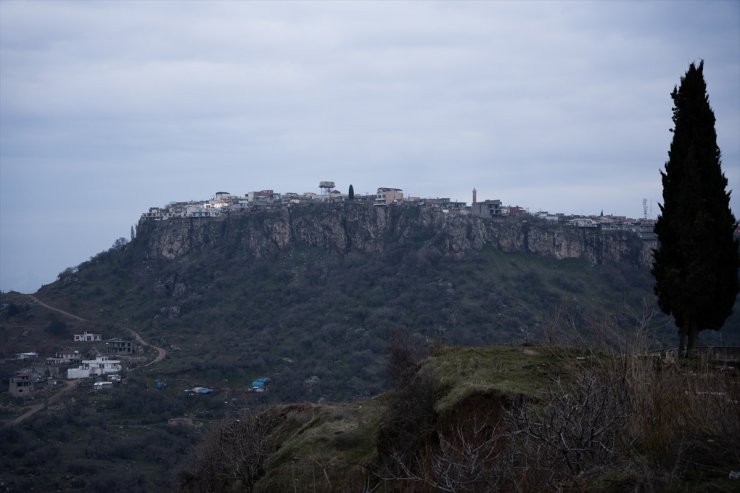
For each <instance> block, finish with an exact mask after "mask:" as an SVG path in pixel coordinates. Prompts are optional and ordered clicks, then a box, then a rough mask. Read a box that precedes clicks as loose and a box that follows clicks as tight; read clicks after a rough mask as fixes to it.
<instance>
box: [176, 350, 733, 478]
mask: <svg viewBox="0 0 740 493" xmlns="http://www.w3.org/2000/svg"><path fill="white" fill-rule="evenodd" d="M417 370H418V371H417V372H416V373H415V374H414V375H413V377H411V378H410V379H409V380H408V382H407V384H406V385H400V386H398V387H397V388H396V389H395V390H392V391H390V392H388V393H386V394H383V395H381V396H379V397H376V398H374V399H370V400H363V401H356V402H351V403H344V404H335V403H326V404H300V405H289V406H281V407H274V408H270V409H268V410H266V411H264V412H262V413H260V414H255V413H250V414H248V415H244V416H243V417H242V418H241V419H240V420H239V421H235V422H230V423H224V424H223V425H222V426H221V428H219V429H217V430H215V431H213V432H212V433H211V434H210V436H209V437H208V438H206V440H205V441H204V442H202V443H201V445H200V446H199V448H198V453H196V454H195V455H194V458H193V468H191V469H190V470H191V472H190V473H188V474H186V475H184V476H183V482H182V484H181V486H182V490H183V491H215V490H232V489H235V490H238V491H242V490H247V491H259V492H277V491H358V492H361V491H415V492H418V491H429V492H432V491H461V492H462V491H470V492H476V491H603V492H608V491H613V492H616V491H728V492H729V491H737V490H736V489H735V488H737V485H738V483H737V481H736V480H732V479H729V475H730V472H731V471H732V470H736V469H737V464H738V463H740V446H739V445H738V442H739V440H738V438H740V414H739V413H740V406H738V404H737V403H738V393H739V392H738V378H737V372H736V370H734V369H732V368H731V367H729V366H727V365H721V364H719V363H716V362H714V363H711V364H710V363H709V362H700V361H692V362H689V363H685V364H675V363H672V362H665V361H660V360H658V359H655V358H651V357H645V356H637V355H632V356H624V355H614V354H612V355H606V354H595V353H590V352H585V351H576V350H562V349H557V348H549V347H526V346H520V347H514V346H497V347H479V348H467V347H456V348H442V349H439V350H438V351H437V352H436V353H435V354H434V355H433V356H431V357H429V358H427V359H426V360H424V361H423V362H422V364H420V365H418V366H417ZM246 443H249V444H250V445H249V447H246V448H245V444H246ZM247 448H248V449H249V450H247ZM214 488H215V490H214Z"/></svg>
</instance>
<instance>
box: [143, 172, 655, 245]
mask: <svg viewBox="0 0 740 493" xmlns="http://www.w3.org/2000/svg"><path fill="white" fill-rule="evenodd" d="M319 189H320V190H321V191H320V192H319V193H314V192H305V193H302V194H298V193H293V192H286V193H279V192H275V191H274V190H260V191H253V192H248V193H246V194H244V195H234V194H231V193H229V192H216V194H215V195H214V196H213V197H211V199H210V200H200V201H195V200H191V201H187V202H172V203H170V204H168V205H166V206H164V207H151V208H149V211H148V212H145V213H143V214H142V215H141V219H142V220H144V221H146V220H153V221H163V220H168V219H173V218H189V217H218V216H221V215H223V214H229V213H238V212H243V211H247V210H249V209H253V208H263V207H293V206H300V205H302V204H315V203H336V202H344V201H354V202H357V203H364V204H368V205H370V204H372V205H373V206H375V207H394V206H395V207H399V206H406V207H434V208H438V209H441V210H442V211H443V212H445V213H446V214H450V215H452V216H459V215H472V216H476V217H481V218H485V219H492V218H497V217H508V216H533V217H536V218H539V219H542V220H545V221H551V222H554V223H558V224H563V225H569V226H575V227H581V228H601V229H626V230H633V231H636V232H638V233H640V235H641V236H643V237H644V238H646V237H648V236H650V237H652V235H653V233H652V229H653V226H654V224H655V221H654V220H652V219H648V218H647V209H646V212H645V217H644V218H642V219H630V218H627V217H626V216H612V215H606V216H605V215H604V214H603V213H602V214H600V215H598V216H580V215H566V214H562V213H549V212H547V211H538V212H535V213H530V212H529V211H528V210H526V209H524V208H523V207H520V206H518V205H516V206H514V205H504V204H503V203H502V202H501V200H498V199H493V200H491V199H486V200H483V201H478V198H477V191H476V189H473V191H472V204H471V205H468V204H467V202H458V201H453V200H451V199H449V198H422V197H406V196H404V193H403V190H402V189H400V188H392V187H379V188H378V189H377V192H376V193H375V194H370V195H359V194H353V193H351V192H348V193H346V194H345V193H342V192H340V191H339V190H337V189H336V187H335V183H334V182H333V181H322V182H320V183H319Z"/></svg>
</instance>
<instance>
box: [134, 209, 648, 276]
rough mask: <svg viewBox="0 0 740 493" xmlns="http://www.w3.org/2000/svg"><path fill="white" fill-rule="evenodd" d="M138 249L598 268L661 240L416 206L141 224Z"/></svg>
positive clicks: (156, 254)
mask: <svg viewBox="0 0 740 493" xmlns="http://www.w3.org/2000/svg"><path fill="white" fill-rule="evenodd" d="M137 243H138V244H139V247H140V248H142V249H143V251H144V252H145V254H146V256H147V257H148V258H160V259H169V260H174V259H179V258H182V257H184V256H186V255H188V254H190V253H194V252H198V251H205V250H217V251H225V252H227V253H228V255H229V257H230V258H236V259H247V258H269V257H271V256H274V255H277V254H279V253H280V252H284V251H287V250H289V249H291V248H293V247H315V248H321V249H324V250H327V251H331V252H336V253H348V252H362V253H382V252H385V251H387V250H388V249H390V248H393V247H398V246H401V247H403V246H407V247H414V248H418V249H424V250H428V251H431V252H434V253H437V254H440V255H443V256H446V257H461V256H464V255H466V254H467V253H470V252H473V251H478V250H481V249H482V248H483V247H485V246H491V247H493V248H496V249H498V250H500V251H503V252H528V253H534V254H537V255H542V256H547V257H552V258H556V259H566V258H582V259H586V260H588V261H589V262H590V263H592V264H594V265H599V264H604V263H616V262H626V263H628V264H633V265H640V266H645V267H646V266H649V265H650V264H651V262H652V249H653V248H655V246H656V244H655V240H644V239H641V238H640V237H639V236H638V235H637V233H634V232H632V231H622V230H602V229H601V228H579V227H574V226H566V225H558V224H553V223H551V222H548V221H544V220H538V219H536V218H532V217H527V218H520V217H519V218H517V217H506V218H501V219H493V220H491V219H482V218H478V217H473V216H470V215H467V216H462V215H452V214H447V213H444V212H443V211H442V210H440V209H436V208H426V207H418V206H395V207H387V208H386V207H374V206H371V205H364V204H350V203H344V204H312V205H297V206H291V207H280V208H269V209H268V208H262V209H257V208H255V209H251V210H246V211H243V212H239V213H231V214H228V215H224V216H221V217H216V218H179V219H170V220H166V221H153V220H145V219H143V220H142V221H141V222H140V223H139V226H138V230H137Z"/></svg>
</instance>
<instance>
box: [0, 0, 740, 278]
mask: <svg viewBox="0 0 740 493" xmlns="http://www.w3.org/2000/svg"><path fill="white" fill-rule="evenodd" d="M700 59H704V60H705V69H704V74H705V78H706V80H707V84H708V91H709V97H710V101H711V103H712V106H713V108H714V111H715V114H716V117H717V133H718V139H719V146H720V148H721V150H722V153H723V167H724V171H725V174H726V175H727V177H728V179H729V182H730V188H731V189H733V188H734V189H736V193H734V194H733V200H732V206H733V210H734V213H735V215H736V216H738V215H740V214H738V212H740V191H737V189H738V188H740V187H738V185H740V143H739V141H740V2H738V1H703V2H696V3H693V2H667V1H665V2H623V3H622V2H611V3H610V2H606V1H598V2H593V3H590V2H585V1H580V2H573V3H568V2H560V3H558V2H554V1H541V2H501V1H491V2H484V1H477V2H461V1H455V2H444V1H442V2H338V1H335V2H308V1H300V2H297V1H296V2H236V1H228V2H227V1H222V2H205V1H203V2H198V1H187V2H174V1H147V2H135V1H120V2H82V1H78V2H62V1H53V2H42V1H2V2H0V289H2V290H9V289H15V290H21V291H24V292H30V291H35V290H36V289H38V288H39V287H40V286H41V285H42V284H46V283H49V282H51V281H53V280H54V279H55V278H56V275H57V274H58V273H59V272H60V271H62V270H63V269H64V268H66V267H69V266H73V265H77V264H79V263H80V262H82V261H85V260H87V259H88V258H89V257H90V256H92V255H94V254H96V253H98V252H100V251H102V250H104V249H107V248H108V247H110V246H111V244H112V243H113V241H114V240H115V239H116V238H118V237H120V236H128V234H129V228H130V226H131V225H132V224H134V223H136V222H137V221H138V219H139V216H140V214H141V213H142V212H144V211H145V210H146V209H147V208H148V207H150V206H162V205H164V204H167V203H168V202H171V201H175V200H190V199H208V198H209V197H210V196H212V195H213V194H214V193H215V192H217V191H227V192H231V193H234V194H244V193H246V192H249V191H251V190H261V189H265V188H271V189H274V190H276V191H280V192H298V193H300V192H306V191H318V182H319V181H320V180H334V181H335V182H336V184H337V187H338V188H339V189H340V190H342V191H344V192H346V191H347V188H348V187H349V185H350V184H353V185H354V189H355V191H356V192H357V193H365V192H373V191H374V190H375V189H376V188H377V187H379V186H390V187H398V188H402V189H404V191H405V192H406V193H407V194H409V193H410V194H412V195H415V196H426V197H450V198H452V199H456V200H463V201H466V202H471V191H472V189H473V187H475V188H477V190H478V198H479V200H482V199H501V200H502V201H503V202H504V204H510V205H520V206H522V207H525V208H528V209H529V210H530V211H532V212H534V211H537V210H547V211H550V212H565V213H576V214H598V213H600V212H601V211H602V210H603V211H604V213H605V214H615V215H626V216H630V217H641V216H642V214H643V209H642V200H643V198H647V199H648V200H649V201H651V202H652V204H653V209H652V210H653V216H655V215H656V214H657V210H658V208H657V203H658V202H659V201H660V200H661V185H660V175H659V170H660V169H661V168H662V167H663V164H664V162H665V160H666V159H667V151H668V146H669V143H670V139H671V134H670V133H669V131H668V130H669V128H671V126H672V122H671V106H672V101H671V99H670V91H671V90H672V89H673V87H674V85H676V84H678V83H679V80H680V77H681V76H682V75H683V74H684V73H685V72H686V70H687V69H688V66H689V63H691V62H692V61H698V60H700Z"/></svg>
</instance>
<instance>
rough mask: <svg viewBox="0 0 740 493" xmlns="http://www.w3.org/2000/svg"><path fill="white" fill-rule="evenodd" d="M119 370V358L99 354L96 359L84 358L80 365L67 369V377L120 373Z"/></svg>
mask: <svg viewBox="0 0 740 493" xmlns="http://www.w3.org/2000/svg"><path fill="white" fill-rule="evenodd" d="M119 371H121V362H120V361H119V360H114V359H109V358H108V357H107V356H98V357H97V358H95V359H86V360H82V364H81V365H80V366H79V367H77V368H70V369H69V370H67V378H68V379H69V380H73V379H77V378H89V377H92V376H95V375H107V374H109V373H118V372H119Z"/></svg>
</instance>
